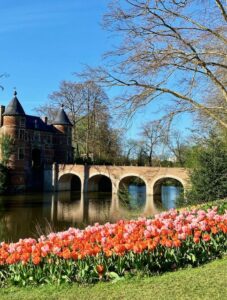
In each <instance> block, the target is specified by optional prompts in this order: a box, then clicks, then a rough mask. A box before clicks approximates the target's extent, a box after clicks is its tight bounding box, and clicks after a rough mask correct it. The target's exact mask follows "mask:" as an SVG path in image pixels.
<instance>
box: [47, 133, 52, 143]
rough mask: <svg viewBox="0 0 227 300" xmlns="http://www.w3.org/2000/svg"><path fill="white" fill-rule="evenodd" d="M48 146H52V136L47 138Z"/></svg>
mask: <svg viewBox="0 0 227 300" xmlns="http://www.w3.org/2000/svg"><path fill="white" fill-rule="evenodd" d="M47 144H51V136H50V135H48V136H47Z"/></svg>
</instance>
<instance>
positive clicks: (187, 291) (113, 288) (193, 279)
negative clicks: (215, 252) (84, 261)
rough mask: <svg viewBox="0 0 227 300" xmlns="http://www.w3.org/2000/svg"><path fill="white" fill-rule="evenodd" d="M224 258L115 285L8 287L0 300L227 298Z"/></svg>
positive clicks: (0, 291) (1, 292) (225, 260)
mask: <svg viewBox="0 0 227 300" xmlns="http://www.w3.org/2000/svg"><path fill="white" fill-rule="evenodd" d="M226 283H227V256H225V257H224V258H223V259H219V260H215V261H213V262H211V263H209V264H206V265H203V266H200V267H198V268H187V269H184V270H180V271H177V272H170V273H166V274H164V275H160V276H153V277H147V278H130V279H124V280H120V281H118V282H115V283H98V284H96V285H86V286H80V285H78V284H72V285H60V286H53V285H52V286H51V285H45V286H40V287H25V288H17V287H7V288H2V289H1V290H0V299H1V300H4V299H7V300H9V299H12V300H13V299H17V300H18V299H23V300H28V299H31V300H36V299H37V300H40V299H45V300H46V299H50V300H51V299H53V300H70V299H81V300H88V299H92V300H102V299H103V300H104V299H105V300H110V299H112V300H114V299H116V300H118V299H125V300H127V299H130V300H133V299H138V300H140V299H142V300H146V299H147V300H148V299H149V300H152V299H155V300H162V299H165V300H168V299H171V300H175V299H176V300H177V299H185V300H186V299H196V300H198V299H209V300H211V299H212V300H216V299H222V300H223V299H227V284H226Z"/></svg>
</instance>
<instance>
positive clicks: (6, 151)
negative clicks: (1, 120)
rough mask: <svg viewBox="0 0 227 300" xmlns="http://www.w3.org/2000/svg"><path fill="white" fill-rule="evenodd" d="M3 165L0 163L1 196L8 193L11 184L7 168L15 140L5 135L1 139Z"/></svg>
mask: <svg viewBox="0 0 227 300" xmlns="http://www.w3.org/2000/svg"><path fill="white" fill-rule="evenodd" d="M0 147H1V163H0V194H2V193H4V192H6V191H7V188H8V183H9V169H8V167H7V165H8V163H9V160H10V156H11V154H12V151H13V139H12V138H11V137H10V136H9V135H7V134H5V135H2V136H1V138H0Z"/></svg>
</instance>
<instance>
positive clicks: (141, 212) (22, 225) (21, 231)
mask: <svg viewBox="0 0 227 300" xmlns="http://www.w3.org/2000/svg"><path fill="white" fill-rule="evenodd" d="M168 188H169V187H168ZM170 190H171V189H169V191H170ZM129 195H130V196H129V198H128V200H127V201H126V200H122V199H121V200H119V198H118V196H117V195H112V194H111V193H98V192H97V193H94V192H93V193H87V194H80V193H78V192H59V193H54V194H53V193H44V194H23V195H10V196H1V197H0V241H2V240H5V241H17V240H18V239H19V238H25V237H30V236H32V237H38V236H40V235H41V234H47V233H48V232H51V231H52V230H54V231H59V230H65V229H67V228H68V227H70V226H75V227H79V228H84V227H85V226H87V225H88V224H94V223H95V222H99V223H101V224H103V223H105V222H116V221H117V220H119V219H121V218H136V217H138V216H152V215H154V214H156V213H158V212H159V211H160V210H162V209H163V208H162V206H161V205H160V202H159V203H158V202H156V201H154V199H153V196H149V197H146V193H145V189H144V186H135V185H134V186H133V185H132V186H129ZM168 195H169V196H168ZM174 195H175V196H176V192H171V191H170V192H169V194H168V191H167V190H166V189H163V205H164V207H165V208H170V207H172V206H174V201H173V198H174V197H175V196H174ZM168 197H169V199H170V200H168Z"/></svg>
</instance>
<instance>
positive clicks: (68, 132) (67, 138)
mask: <svg viewBox="0 0 227 300" xmlns="http://www.w3.org/2000/svg"><path fill="white" fill-rule="evenodd" d="M52 125H53V126H54V127H55V128H56V129H57V130H58V132H59V137H58V142H57V144H58V145H61V146H60V147H59V146H58V148H57V149H56V151H55V159H56V161H57V162H65V163H66V162H67V163H69V162H72V159H73V148H72V126H73V125H72V123H71V122H70V120H69V118H68V116H67V114H66V113H65V111H64V105H62V106H61V109H60V110H59V112H58V113H57V116H56V118H55V120H54V122H53V123H52Z"/></svg>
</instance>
